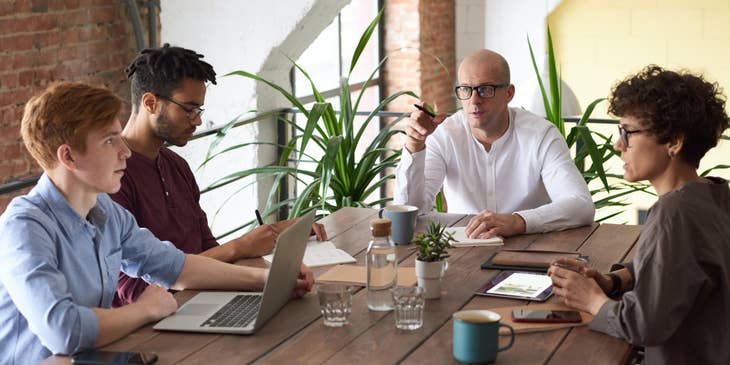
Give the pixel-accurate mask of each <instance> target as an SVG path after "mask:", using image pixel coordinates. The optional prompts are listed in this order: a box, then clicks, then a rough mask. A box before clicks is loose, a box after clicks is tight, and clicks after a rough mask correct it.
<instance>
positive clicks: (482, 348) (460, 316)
mask: <svg viewBox="0 0 730 365" xmlns="http://www.w3.org/2000/svg"><path fill="white" fill-rule="evenodd" d="M453 319H454V358H455V359H456V360H459V361H461V362H466V363H488V362H492V361H494V360H495V359H496V358H497V353H498V352H500V351H504V350H507V349H508V348H510V347H512V344H514V342H515V331H514V330H513V329H512V327H510V326H509V325H507V324H504V323H499V321H500V320H501V319H502V318H501V317H500V315H499V314H497V313H494V312H492V311H488V310H465V311H459V312H456V313H454V315H453ZM500 327H506V328H508V329H509V331H510V340H509V344H507V345H506V346H504V347H499V328H500Z"/></svg>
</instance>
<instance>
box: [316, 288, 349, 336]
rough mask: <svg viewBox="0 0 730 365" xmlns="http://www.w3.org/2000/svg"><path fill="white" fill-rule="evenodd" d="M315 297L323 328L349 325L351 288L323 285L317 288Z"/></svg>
mask: <svg viewBox="0 0 730 365" xmlns="http://www.w3.org/2000/svg"><path fill="white" fill-rule="evenodd" d="M317 295H318V296H319V309H320V311H321V312H322V318H323V319H324V325H325V326H328V327H342V326H344V325H347V324H350V320H349V318H350V311H351V310H352V288H351V287H349V286H347V285H341V284H323V285H319V286H318V287H317Z"/></svg>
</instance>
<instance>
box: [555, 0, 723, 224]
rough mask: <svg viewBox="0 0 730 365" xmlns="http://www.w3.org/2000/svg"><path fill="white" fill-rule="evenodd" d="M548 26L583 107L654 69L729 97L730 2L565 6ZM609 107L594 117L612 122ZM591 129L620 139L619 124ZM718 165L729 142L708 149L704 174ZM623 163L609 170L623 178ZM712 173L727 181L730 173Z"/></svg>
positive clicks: (638, 201) (630, 212)
mask: <svg viewBox="0 0 730 365" xmlns="http://www.w3.org/2000/svg"><path fill="white" fill-rule="evenodd" d="M548 24H550V29H551V31H552V34H553V44H554V47H555V52H556V54H557V56H558V62H559V66H560V67H561V69H562V71H561V72H562V76H563V80H564V81H565V82H566V83H568V85H570V87H571V88H572V89H573V91H574V92H575V94H576V96H577V97H578V100H579V101H580V104H581V106H582V107H583V108H584V109H585V107H586V106H587V105H588V104H589V103H590V102H591V101H593V100H594V99H596V98H600V97H606V96H608V94H609V92H610V89H611V86H613V85H614V84H615V83H616V82H618V81H620V80H622V79H624V78H625V77H626V76H627V75H629V74H632V73H636V72H637V71H639V70H640V69H641V68H643V67H644V66H646V65H648V64H650V63H655V64H658V65H659V66H662V67H665V68H668V69H672V70H677V69H679V68H685V69H689V70H691V71H692V72H694V73H702V74H703V75H704V76H705V78H706V79H708V80H710V81H716V82H718V83H719V84H720V86H721V87H723V88H724V89H725V90H726V92H725V94H726V95H728V93H729V92H730V0H659V1H655V0H646V1H643V0H638V1H632V0H618V1H599V0H564V1H562V2H561V4H560V5H559V6H558V7H557V8H556V9H555V10H554V11H553V12H552V13H551V14H550V16H549V18H548ZM729 106H730V105H729ZM606 108H607V103H606V102H604V103H602V104H600V105H599V107H597V108H596V110H595V112H594V114H593V117H594V118H605V117H608V116H607V115H606ZM591 128H592V129H595V130H597V131H600V132H601V133H608V134H612V135H614V136H615V135H616V132H615V129H616V127H615V126H591ZM725 134H726V135H730V131H726V132H725ZM718 164H725V165H729V164H730V141H720V143H719V146H718V147H716V148H714V149H712V150H710V151H709V152H708V154H707V156H705V158H704V159H703V160H702V163H701V164H700V169H699V171H704V170H705V169H707V168H710V167H712V166H715V165H718ZM621 165H622V164H621V161H619V160H617V161H612V162H611V163H609V164H608V165H607V166H608V167H609V169H610V171H611V172H612V173H619V174H620V173H622V168H621ZM713 175H715V176H721V177H724V178H725V179H729V180H730V170H716V171H715V172H713ZM597 187H598V186H593V184H592V185H591V188H597ZM654 201H656V198H655V197H653V196H649V195H646V194H635V195H634V196H632V197H631V198H629V199H628V200H627V202H631V203H632V204H631V206H629V207H628V208H626V212H625V213H624V214H622V215H620V216H618V217H616V218H614V219H611V220H610V221H611V222H614V223H623V222H628V223H636V210H637V209H645V208H648V207H649V206H651V205H652V204H653V203H654ZM605 215H606V214H605V213H599V214H598V216H605Z"/></svg>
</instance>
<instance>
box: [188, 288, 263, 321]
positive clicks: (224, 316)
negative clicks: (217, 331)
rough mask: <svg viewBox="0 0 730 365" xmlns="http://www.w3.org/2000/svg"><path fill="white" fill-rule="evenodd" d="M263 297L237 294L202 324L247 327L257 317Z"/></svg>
mask: <svg viewBox="0 0 730 365" xmlns="http://www.w3.org/2000/svg"><path fill="white" fill-rule="evenodd" d="M261 298H262V296H261V295H245V294H242V295H236V296H235V297H233V299H231V301H229V302H228V303H226V304H225V305H224V306H223V307H221V309H219V310H218V311H217V312H215V314H213V315H212V316H211V317H210V318H208V319H206V320H205V322H203V324H201V325H200V326H201V327H246V326H247V325H248V324H249V323H250V322H251V321H253V320H254V319H256V315H257V314H258V313H259V306H260V305H261Z"/></svg>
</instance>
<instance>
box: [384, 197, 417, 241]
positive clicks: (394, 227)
mask: <svg viewBox="0 0 730 365" xmlns="http://www.w3.org/2000/svg"><path fill="white" fill-rule="evenodd" d="M378 217H380V218H388V219H390V221H391V222H392V224H391V229H390V238H391V239H392V240H393V242H394V243H395V244H397V245H407V244H409V243H411V240H412V239H413V231H414V230H415V229H416V218H417V217H418V207H414V206H412V205H389V206H387V207H385V208H383V209H381V210H380V211H379V212H378Z"/></svg>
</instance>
